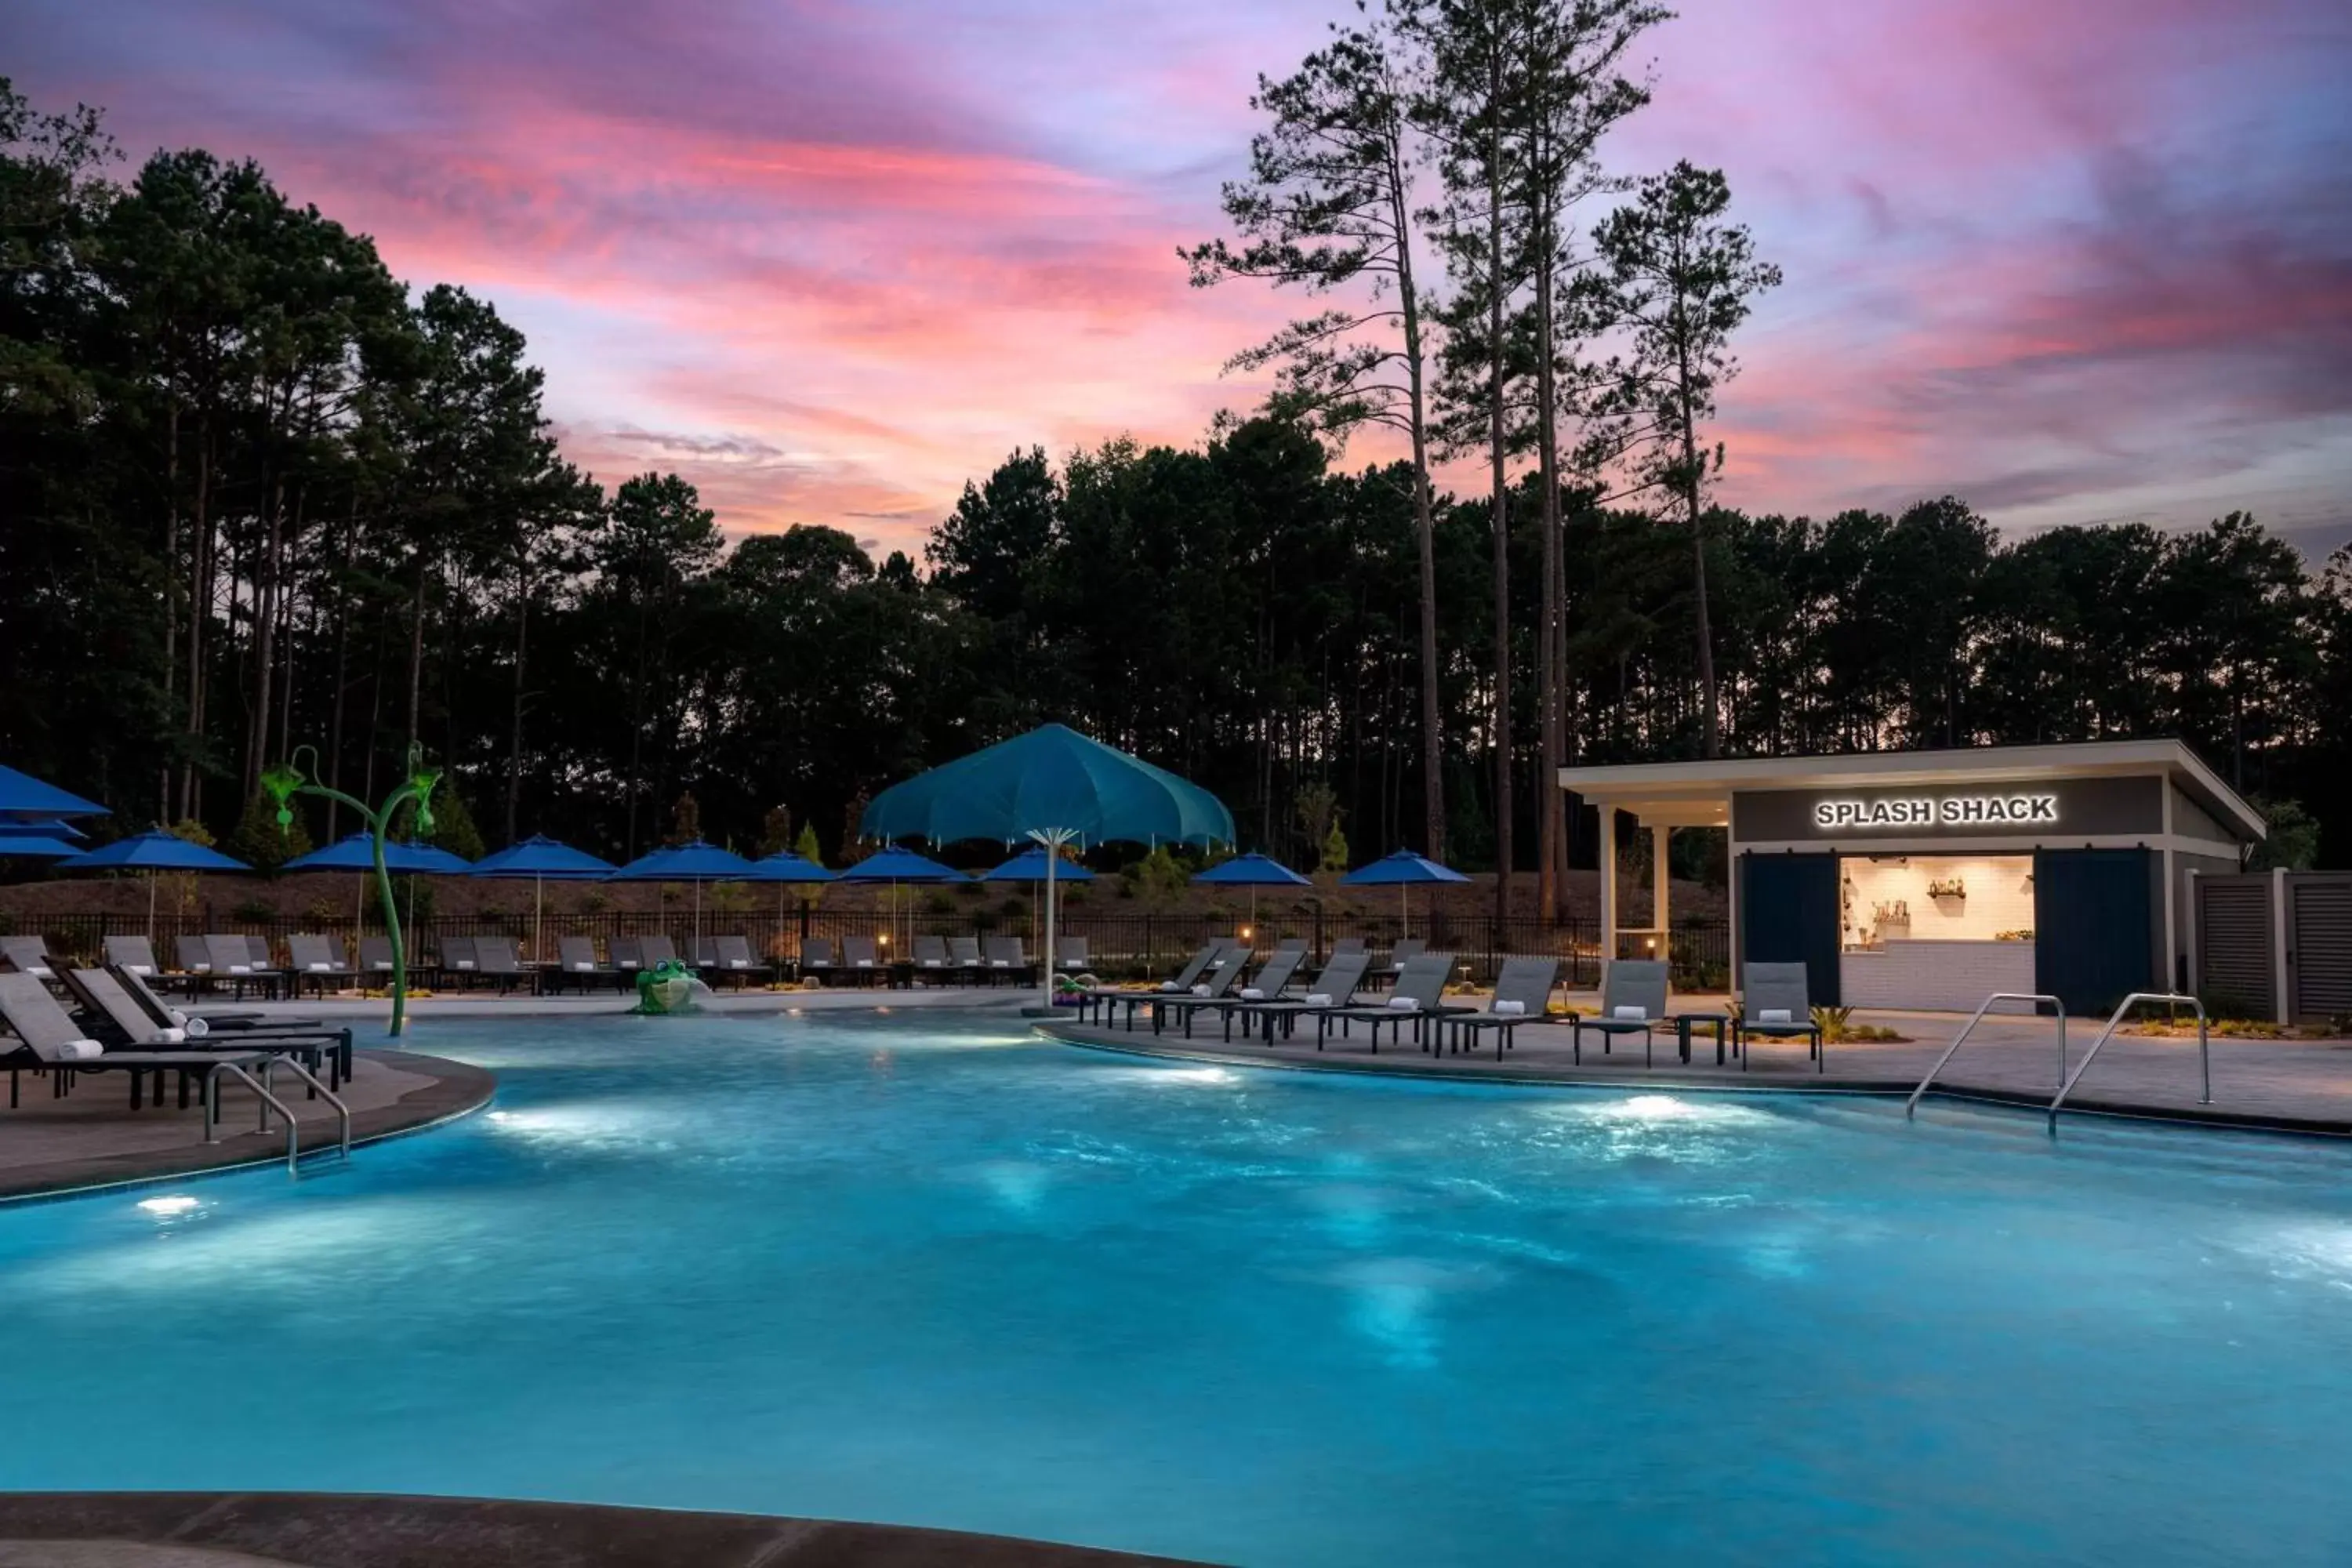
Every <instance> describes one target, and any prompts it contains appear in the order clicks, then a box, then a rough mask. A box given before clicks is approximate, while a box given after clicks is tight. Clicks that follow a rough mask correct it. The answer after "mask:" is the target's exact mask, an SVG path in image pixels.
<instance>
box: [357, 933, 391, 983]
mask: <svg viewBox="0 0 2352 1568" xmlns="http://www.w3.org/2000/svg"><path fill="white" fill-rule="evenodd" d="M370 980H373V981H376V982H377V983H379V984H384V985H389V984H392V938H390V937H388V936H363V937H362V938H360V983H361V984H366V983H367V982H368V981H370Z"/></svg>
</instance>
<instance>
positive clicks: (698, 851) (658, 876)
mask: <svg viewBox="0 0 2352 1568" xmlns="http://www.w3.org/2000/svg"><path fill="white" fill-rule="evenodd" d="M759 876H760V873H759V872H758V871H757V870H756V869H755V868H753V867H752V865H751V862H750V861H749V860H746V859H744V858H743V857H741V856H740V855H738V854H736V853H735V852H734V851H733V850H731V849H721V848H720V847H719V846H718V845H716V844H712V843H709V842H708V841H706V840H704V839H700V838H698V839H696V840H694V841H693V842H692V843H691V844H669V845H664V846H663V847H661V848H659V849H656V850H654V851H652V852H651V853H649V854H645V855H640V856H638V857H637V858H635V859H634V860H632V861H630V862H629V863H628V864H627V865H625V866H624V867H622V868H620V869H619V870H617V871H615V872H614V873H613V875H612V877H611V880H613V881H615V882H691V883H693V884H694V940H695V941H696V942H701V941H702V884H703V883H705V882H751V881H757V880H758V879H759Z"/></svg>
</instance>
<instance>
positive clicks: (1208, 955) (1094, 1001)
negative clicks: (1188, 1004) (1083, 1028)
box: [1082, 942, 1225, 1029]
mask: <svg viewBox="0 0 2352 1568" xmlns="http://www.w3.org/2000/svg"><path fill="white" fill-rule="evenodd" d="M1224 947H1225V944H1224V943H1223V942H1208V943H1205V944H1203V945H1202V947H1201V948H1200V949H1199V950H1198V951H1197V952H1194V953H1193V954H1192V957H1191V958H1188V959H1186V960H1185V961H1184V967H1183V968H1181V969H1180V970H1178V971H1177V972H1176V973H1175V976H1174V977H1173V978H1172V979H1168V980H1163V981H1161V982H1160V985H1159V988H1158V989H1157V990H1154V991H1133V990H1129V989H1127V988H1126V987H1124V986H1118V985H1097V986H1096V987H1095V988H1094V989H1093V990H1091V991H1088V992H1086V993H1085V994H1084V1000H1083V1004H1082V1011H1083V1013H1084V1015H1085V1016H1086V1019H1087V1022H1088V1023H1094V1022H1096V1021H1097V1019H1098V1020H1099V1021H1100V1022H1102V1023H1105V1024H1108V1022H1110V1010H1111V1009H1112V1008H1113V1007H1115V1006H1118V1005H1119V1004H1121V1003H1125V1004H1126V1005H1127V1021H1126V1025H1125V1026H1126V1027H1128V1028H1130V1029H1131V1028H1133V1027H1134V1026H1135V1010H1136V1009H1137V1008H1138V1007H1140V1006H1141V1005H1144V1004H1145V1003H1146V1002H1149V1001H1150V1000H1151V999H1152V998H1153V997H1154V996H1173V995H1175V994H1177V993H1179V992H1184V991H1190V990H1192V987H1193V986H1194V985H1196V984H1200V980H1201V976H1202V975H1203V974H1206V973H1208V972H1209V965H1211V964H1212V963H1215V962H1216V961H1217V955H1218V954H1219V953H1221V952H1223V951H1224Z"/></svg>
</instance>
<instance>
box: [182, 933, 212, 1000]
mask: <svg viewBox="0 0 2352 1568" xmlns="http://www.w3.org/2000/svg"><path fill="white" fill-rule="evenodd" d="M172 955H173V957H174V958H176V959H178V960H179V963H180V973H183V974H188V975H193V976H195V978H194V979H192V980H191V981H189V983H188V984H189V986H190V988H191V989H194V987H195V986H197V985H200V984H204V983H205V978H206V977H208V976H209V975H210V974H211V973H212V972H213V950H212V949H211V948H210V947H208V946H206V945H205V939H204V938H203V937H200V936H190V935H188V934H186V933H185V932H182V933H181V934H180V935H178V936H175V937H173V939H172Z"/></svg>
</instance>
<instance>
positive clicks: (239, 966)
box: [228, 963, 474, 974]
mask: <svg viewBox="0 0 2352 1568" xmlns="http://www.w3.org/2000/svg"><path fill="white" fill-rule="evenodd" d="M457 967H458V968H460V969H471V968H473V967H474V966H473V965H472V964H470V963H461V964H459V965H458V966H457ZM228 972H229V973H231V974H250V973H253V965H251V964H250V963H232V964H230V965H229V966H228Z"/></svg>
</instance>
